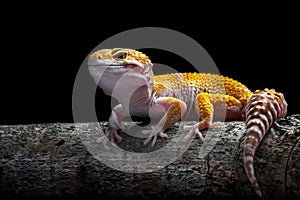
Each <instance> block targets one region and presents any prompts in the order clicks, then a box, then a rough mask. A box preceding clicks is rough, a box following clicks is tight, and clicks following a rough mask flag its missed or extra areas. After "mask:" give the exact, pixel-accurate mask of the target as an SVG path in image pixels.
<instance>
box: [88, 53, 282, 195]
mask: <svg viewBox="0 0 300 200" xmlns="http://www.w3.org/2000/svg"><path fill="white" fill-rule="evenodd" d="M88 65H89V71H90V73H91V75H92V76H93V77H94V79H95V80H96V82H97V83H98V85H99V86H100V87H101V88H102V89H103V91H104V92H105V93H106V94H108V95H111V96H113V97H115V98H116V99H117V100H118V101H119V102H120V104H119V105H117V106H116V107H115V108H114V109H113V111H112V114H111V116H110V118H109V128H108V134H107V137H108V138H109V139H110V140H111V141H112V142H114V139H115V138H117V139H121V137H120V136H119V135H118V134H117V131H118V130H119V127H120V125H121V120H122V119H123V118H124V117H126V116H129V110H128V109H129V107H133V108H134V109H133V111H131V112H130V114H131V115H136V116H148V114H149V113H150V116H153V117H157V116H160V117H161V119H160V121H159V122H158V124H157V125H156V126H154V127H153V128H152V130H150V131H145V132H148V133H149V134H150V135H149V137H148V138H147V139H146V140H145V144H147V143H148V142H150V141H151V140H152V145H154V144H155V141H156V138H157V136H161V137H167V134H165V133H164V131H165V130H166V129H168V128H170V127H171V126H173V125H174V124H175V123H176V122H177V121H178V120H179V119H180V118H183V116H185V115H188V114H190V111H191V110H193V111H195V112H196V113H197V114H198V117H199V118H200V119H201V120H200V122H199V123H197V124H195V125H193V126H185V127H183V128H184V129H185V130H189V133H188V134H187V135H186V136H185V138H184V139H185V140H188V139H190V138H191V137H192V136H193V135H195V134H196V135H198V136H199V137H200V138H201V139H202V140H203V139H204V138H203V136H202V134H201V132H200V131H201V130H205V129H207V128H209V127H214V126H218V125H220V124H221V123H220V122H213V119H214V117H217V116H218V114H219V113H221V111H223V113H224V112H225V111H226V112H225V113H226V114H225V119H223V120H225V121H232V120H246V124H247V131H246V134H247V135H246V139H245V148H244V156H243V159H244V166H245V170H246V172H247V175H248V177H249V180H250V181H251V183H252V185H253V188H254V190H255V191H256V193H257V194H258V196H260V197H262V194H261V191H260V189H259V187H258V184H257V181H256V178H255V176H254V169H253V157H254V153H255V150H256V148H257V146H258V145H259V143H260V142H261V140H262V138H263V136H264V135H265V133H266V132H267V131H268V129H269V128H270V126H271V124H273V123H274V121H275V120H276V119H277V118H281V117H284V116H285V115H286V110H287V103H286V102H285V100H284V97H283V95H282V94H281V93H278V92H276V91H275V90H273V89H272V90H268V89H265V90H259V91H255V92H254V93H252V92H251V91H250V90H249V89H248V88H247V87H246V86H245V85H243V84H242V83H240V82H238V81H236V80H233V79H231V78H228V77H224V76H219V75H215V74H204V73H175V74H165V75H158V76H155V75H153V72H152V66H153V65H152V63H151V60H150V59H149V57H148V56H146V55H145V54H143V53H142V52H139V51H136V50H132V49H123V48H114V49H102V50H99V51H97V52H95V53H93V54H91V55H90V56H89V59H88ZM116 91H117V92H116ZM128 91H129V92H130V91H134V92H133V93H130V96H128V94H127V93H128ZM129 98H130V101H129ZM126 104H129V105H126ZM187 111H188V112H187ZM221 117H222V116H221ZM223 117H224V116H223ZM98 141H99V142H101V141H103V138H100V139H99V140H98Z"/></svg>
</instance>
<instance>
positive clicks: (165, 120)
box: [144, 97, 187, 146]
mask: <svg viewBox="0 0 300 200" xmlns="http://www.w3.org/2000/svg"><path fill="white" fill-rule="evenodd" d="M155 105H160V106H162V107H163V109H164V110H165V111H166V113H165V114H164V115H163V117H162V118H161V119H160V121H159V122H158V124H157V125H156V126H154V127H152V129H151V130H150V131H145V132H149V133H150V135H149V137H148V138H147V139H146V140H145V142H144V144H148V143H149V142H150V141H151V140H152V139H153V141H152V144H151V145H152V146H154V144H155V142H156V139H157V136H161V137H167V134H165V133H163V131H164V130H166V129H168V128H170V127H171V126H173V125H174V124H175V123H176V122H177V121H178V120H179V119H180V118H181V117H182V116H183V114H184V113H185V111H186V109H187V106H186V104H185V102H183V101H181V100H180V99H176V98H173V97H160V98H158V99H156V101H155V104H154V106H155Z"/></svg>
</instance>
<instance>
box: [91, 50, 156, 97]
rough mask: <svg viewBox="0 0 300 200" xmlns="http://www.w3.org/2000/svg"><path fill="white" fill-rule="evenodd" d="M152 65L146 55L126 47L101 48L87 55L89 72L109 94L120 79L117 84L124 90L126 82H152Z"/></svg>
mask: <svg viewBox="0 0 300 200" xmlns="http://www.w3.org/2000/svg"><path fill="white" fill-rule="evenodd" d="M152 66H153V64H152V62H151V60H150V59H149V57H148V56H147V55H145V54H143V53H142V52H139V51H136V50H133V49H127V48H113V49H101V50H99V51H96V52H94V53H92V54H91V55H89V57H88V67H89V72H90V74H91V75H92V76H93V78H94V79H95V81H96V83H97V84H98V85H99V86H100V87H101V88H102V89H104V91H105V93H107V94H109V95H110V94H111V92H112V91H113V90H114V87H115V85H116V84H117V82H118V81H119V80H120V79H121V80H122V81H123V82H118V84H117V85H118V86H119V87H120V85H121V86H122V87H124V90H126V88H125V86H128V85H129V83H128V82H131V83H138V82H139V81H140V82H143V83H145V84H148V83H149V84H150V83H152Z"/></svg>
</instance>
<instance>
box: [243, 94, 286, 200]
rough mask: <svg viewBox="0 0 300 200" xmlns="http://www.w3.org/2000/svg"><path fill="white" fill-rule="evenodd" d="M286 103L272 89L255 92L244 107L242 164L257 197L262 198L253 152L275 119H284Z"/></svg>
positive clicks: (280, 95)
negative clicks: (244, 128)
mask: <svg viewBox="0 0 300 200" xmlns="http://www.w3.org/2000/svg"><path fill="white" fill-rule="evenodd" d="M286 112H287V103H286V101H285V99H284V96H283V94H281V93H279V92H276V91H275V90H274V89H271V90H269V89H264V90H257V91H255V92H254V93H253V95H252V96H251V97H250V98H249V100H248V102H247V105H246V106H245V118H246V139H245V145H244V154H243V163H244V167H245V170H246V173H247V176H248V178H249V180H250V182H251V184H252V186H253V188H254V190H255V192H256V193H257V195H258V196H259V197H262V194H261V191H260V189H259V186H258V183H257V180H256V178H255V175H254V167H253V158H254V154H255V150H256V149H257V147H258V145H259V144H260V142H261V141H262V139H263V137H264V136H265V134H266V133H267V131H268V130H269V128H270V127H271V126H272V124H273V123H274V122H275V120H276V119H277V118H283V117H285V115H286Z"/></svg>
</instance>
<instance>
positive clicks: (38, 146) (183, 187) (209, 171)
mask: <svg viewBox="0 0 300 200" xmlns="http://www.w3.org/2000/svg"><path fill="white" fill-rule="evenodd" d="M278 123H279V124H280V125H281V126H282V127H277V128H274V127H273V128H272V129H271V131H269V133H268V134H267V136H266V138H265V139H264V141H263V142H262V144H261V145H260V146H259V148H258V150H257V152H256V158H255V160H254V167H255V173H256V177H257V179H258V183H259V185H260V188H261V190H262V193H263V195H264V197H265V199H299V198H300V142H299V140H300V133H299V132H300V130H299V126H300V115H292V116H289V117H287V118H286V119H283V120H280V121H278ZM181 124H191V122H182V123H181ZM126 125H129V123H124V126H126ZM105 127H107V122H103V123H76V124H63V123H56V124H34V125H10V126H0V136H1V140H0V196H1V199H5V198H16V199H18V198H20V199H21V198H24V197H30V198H39V199H42V198H49V199H50V198H51V199H52V198H58V199H69V198H70V199H71V198H72V199H79V198H84V199H95V198H101V199H102V198H103V199H113V198H116V197H117V198H120V199H149V198H151V199H152V198H157V199H170V198H173V197H174V198H175V197H176V198H185V199H191V198H195V197H196V198H199V199H200V198H201V199H206V198H212V199H219V198H223V199H236V198H242V197H243V198H247V199H250V198H254V199H256V198H257V196H256V194H255V192H254V191H253V189H252V187H251V185H250V182H249V180H248V178H247V176H246V174H245V172H244V168H243V165H242V147H243V140H244V133H245V126H244V123H243V122H226V123H224V125H223V126H222V127H217V128H215V129H213V130H210V131H207V132H203V134H204V135H205V138H206V140H205V142H201V141H200V140H199V139H197V138H195V139H194V140H193V141H192V143H191V145H190V146H189V148H188V149H187V150H186V151H185V152H184V153H183V155H182V156H178V158H177V157H176V156H177V154H176V153H178V152H179V151H181V150H182V148H184V147H183V146H184V145H183V146H181V145H180V144H181V143H182V142H180V143H179V144H176V145H173V146H170V147H168V144H169V143H170V142H171V141H175V142H176V141H179V140H180V138H182V137H183V136H184V134H186V132H183V131H181V129H180V128H179V125H176V126H174V127H173V128H171V129H170V130H169V131H168V132H167V133H168V135H169V138H168V139H162V138H159V139H158V140H157V143H156V145H155V146H154V148H153V149H152V148H151V147H150V145H146V146H145V145H143V141H144V139H140V138H136V137H131V136H129V135H127V134H125V133H121V134H120V135H121V136H122V137H123V138H124V139H123V140H122V141H121V143H120V144H119V146H120V148H122V149H123V150H124V151H123V154H122V155H121V157H120V154H118V153H115V150H116V149H114V147H112V146H110V145H108V146H110V148H111V151H107V150H106V149H105V148H104V146H103V145H102V144H98V143H96V142H95V139H96V138H97V137H98V136H99V135H100V133H101V131H102V129H104V128H105ZM283 127H284V128H283ZM286 128H289V130H286ZM178 135H179V136H182V137H179V138H176V136H178ZM216 136H217V137H216ZM162 148H167V151H168V152H169V153H167V154H160V150H161V149H162ZM119 150H120V149H119ZM108 152H111V154H110V153H108ZM124 152H125V153H124ZM132 152H135V153H144V154H145V155H148V154H149V152H152V154H153V156H154V157H155V158H159V159H162V160H165V161H169V162H171V161H172V159H174V160H175V161H174V162H172V163H170V164H168V165H167V166H160V163H151V162H150V161H149V160H145V159H144V157H139V156H137V157H135V156H133V157H130V159H131V160H130V162H128V159H127V160H126V159H125V160H126V162H125V161H124V160H123V158H126V156H127V157H128V156H129V155H131V153H132ZM152 154H151V155H152ZM134 155H135V154H134ZM138 155H140V154H138ZM107 156H108V157H107ZM174 156H175V157H174ZM99 160H101V161H99ZM105 162H107V163H112V165H113V167H115V168H118V167H119V168H118V169H119V170H124V171H125V172H123V171H119V170H116V169H113V168H111V167H109V166H107V165H106V164H107V163H106V164H104V163H105ZM141 164H142V165H141ZM147 165H149V166H147ZM139 167H141V168H139ZM157 167H158V168H159V167H163V168H161V169H158V170H156V171H152V172H147V173H128V172H129V171H131V172H132V171H135V172H141V171H142V170H144V168H146V169H156V168H157Z"/></svg>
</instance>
